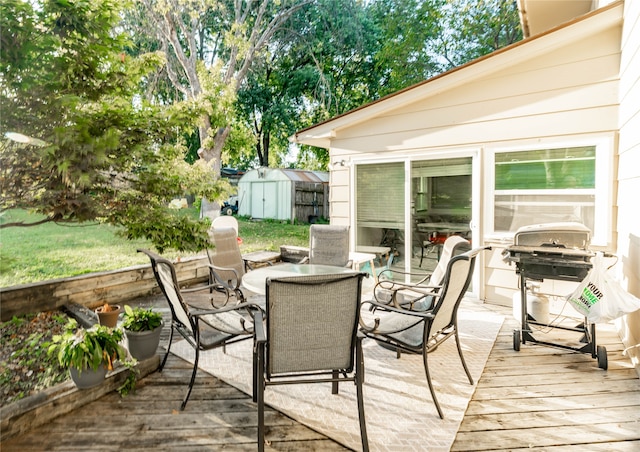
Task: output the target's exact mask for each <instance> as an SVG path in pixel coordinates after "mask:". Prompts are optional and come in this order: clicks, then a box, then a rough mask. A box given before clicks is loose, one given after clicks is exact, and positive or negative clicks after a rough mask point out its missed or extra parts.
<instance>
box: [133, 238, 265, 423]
mask: <svg viewBox="0 0 640 452" xmlns="http://www.w3.org/2000/svg"><path fill="white" fill-rule="evenodd" d="M138 252H141V253H144V254H146V255H147V256H149V259H150V260H151V268H152V270H153V274H154V276H155V278H156V281H157V282H158V286H160V289H161V290H162V293H163V294H164V296H165V297H166V299H167V302H168V303H169V308H170V309H171V330H170V334H169V344H168V345H167V351H166V353H165V355H164V358H163V360H162V363H161V364H160V367H159V369H158V370H159V371H162V369H163V368H164V365H165V363H166V362H167V357H168V356H169V351H170V349H171V343H172V341H173V334H174V332H178V334H180V335H181V336H182V337H183V338H184V339H185V340H186V341H187V343H188V344H189V345H191V346H192V347H193V348H194V350H195V361H194V363H193V371H192V373H191V380H190V382H189V389H188V390H187V394H186V395H185V397H184V399H183V400H182V404H181V405H180V410H184V408H185V407H186V406H187V402H188V401H189V396H190V395H191V390H192V389H193V384H194V382H195V380H196V373H197V371H198V359H199V357H200V351H204V350H211V349H213V348H216V347H224V346H226V345H227V344H231V343H234V342H238V341H241V340H245V339H250V338H251V337H252V336H253V333H254V331H253V311H254V310H260V308H259V307H258V305H256V304H253V303H240V304H234V305H232V306H227V307H223V308H214V309H212V308H211V305H210V303H211V294H210V293H209V292H208V290H207V289H208V288H209V287H208V286H203V287H198V288H195V289H186V290H181V289H180V285H179V283H178V279H177V276H176V270H175V267H174V266H173V264H172V263H171V261H169V260H167V259H164V258H163V257H161V256H159V255H157V254H155V253H154V252H152V251H149V250H145V249H139V250H138ZM203 291H204V293H202V292H203ZM198 292H201V293H198ZM183 294H184V296H186V297H187V298H186V299H185V297H184V296H183Z"/></svg>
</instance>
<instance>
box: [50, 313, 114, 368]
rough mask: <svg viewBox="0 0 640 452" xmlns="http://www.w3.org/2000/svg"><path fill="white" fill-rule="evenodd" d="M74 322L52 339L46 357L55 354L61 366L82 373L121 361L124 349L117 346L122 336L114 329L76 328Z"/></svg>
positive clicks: (104, 327) (111, 366)
mask: <svg viewBox="0 0 640 452" xmlns="http://www.w3.org/2000/svg"><path fill="white" fill-rule="evenodd" d="M77 326H78V323H77V322H76V321H75V320H74V319H70V320H69V322H68V323H67V325H66V328H65V332H64V333H63V334H61V335H56V336H53V344H52V345H51V346H50V347H49V351H48V353H49V354H55V355H56V356H57V358H58V362H59V363H60V365H61V366H63V367H67V368H68V367H74V368H76V369H78V371H80V372H82V371H83V370H86V369H92V370H97V369H98V367H100V365H101V364H104V365H106V366H107V368H108V369H110V370H111V369H112V368H113V362H114V361H116V360H121V361H125V360H126V357H127V351H126V349H125V348H124V347H123V346H121V345H120V341H122V339H123V333H122V330H121V329H118V328H108V327H106V326H102V325H94V326H93V327H91V328H90V329H88V330H85V329H83V328H79V329H76V328H77Z"/></svg>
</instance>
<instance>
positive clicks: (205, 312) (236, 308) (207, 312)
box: [185, 301, 262, 317]
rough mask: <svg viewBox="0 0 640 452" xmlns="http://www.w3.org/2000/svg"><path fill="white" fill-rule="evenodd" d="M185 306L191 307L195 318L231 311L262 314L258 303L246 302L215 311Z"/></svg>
mask: <svg viewBox="0 0 640 452" xmlns="http://www.w3.org/2000/svg"><path fill="white" fill-rule="evenodd" d="M185 304H186V305H187V306H189V309H190V312H191V315H192V316H193V317H202V316H203V315H210V314H222V313H223V312H230V311H239V310H242V309H244V310H247V309H248V310H253V309H255V310H257V311H260V312H262V308H261V307H260V305H258V304H257V303H254V302H252V301H245V302H243V303H238V304H234V305H229V306H223V307H221V308H213V309H202V308H200V307H198V306H194V305H191V304H189V303H186V302H185Z"/></svg>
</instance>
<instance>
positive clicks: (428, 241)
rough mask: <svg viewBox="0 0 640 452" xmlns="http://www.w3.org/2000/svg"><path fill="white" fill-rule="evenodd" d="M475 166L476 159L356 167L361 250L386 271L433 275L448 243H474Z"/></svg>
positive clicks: (464, 158)
mask: <svg viewBox="0 0 640 452" xmlns="http://www.w3.org/2000/svg"><path fill="white" fill-rule="evenodd" d="M472 166H473V157H472V156H463V157H458V156H455V157H453V158H442V157H441V158H430V159H427V158H422V159H410V158H406V159H403V160H400V161H393V162H380V163H379V162H376V163H356V164H355V179H354V183H355V208H354V216H355V230H356V233H355V238H356V249H357V250H360V251H368V252H376V254H378V256H379V257H380V260H379V265H380V266H382V267H384V266H388V265H389V264H391V265H392V267H393V268H395V269H397V270H401V271H405V272H421V273H424V272H427V271H431V270H433V268H434V267H435V266H436V265H437V263H438V258H439V255H440V253H439V252H440V250H441V249H442V243H443V242H444V240H446V238H447V237H449V236H451V235H454V234H455V235H461V236H464V237H465V238H468V239H471V237H472V231H471V224H472V217H473V211H472V204H473V202H472V201H473V198H474V193H473V186H474V185H473V183H472ZM387 253H388V254H387ZM387 256H388V257H391V259H388V257H387Z"/></svg>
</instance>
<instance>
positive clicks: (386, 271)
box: [380, 268, 431, 284]
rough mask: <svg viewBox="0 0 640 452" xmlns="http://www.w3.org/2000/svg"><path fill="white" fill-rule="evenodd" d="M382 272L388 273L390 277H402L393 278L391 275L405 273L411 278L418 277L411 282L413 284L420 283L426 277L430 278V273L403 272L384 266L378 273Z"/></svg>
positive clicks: (403, 274)
mask: <svg viewBox="0 0 640 452" xmlns="http://www.w3.org/2000/svg"><path fill="white" fill-rule="evenodd" d="M383 273H390V274H391V276H392V278H391V279H402V278H399V277H398V278H393V275H397V276H405V275H409V276H411V277H412V279H413V278H415V277H419V278H420V279H419V280H418V281H417V282H415V283H413V284H422V283H424V282H425V281H427V280H428V279H430V278H431V273H414V272H404V271H401V270H393V269H391V268H385V269H384V270H382V271H381V272H380V275H382V274H383Z"/></svg>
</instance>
